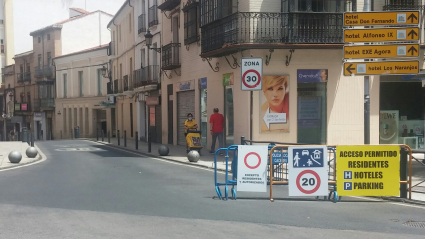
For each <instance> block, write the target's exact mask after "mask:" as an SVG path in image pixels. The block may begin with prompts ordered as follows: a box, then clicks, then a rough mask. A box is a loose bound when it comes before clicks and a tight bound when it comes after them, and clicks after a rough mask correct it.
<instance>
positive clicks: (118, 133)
mask: <svg viewBox="0 0 425 239" xmlns="http://www.w3.org/2000/svg"><path fill="white" fill-rule="evenodd" d="M117 136H118V146H120V131H119V130H117Z"/></svg>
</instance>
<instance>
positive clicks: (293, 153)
mask: <svg viewBox="0 0 425 239" xmlns="http://www.w3.org/2000/svg"><path fill="white" fill-rule="evenodd" d="M327 156H328V154H327V148H326V146H324V147H314V148H313V147H289V148H288V169H289V182H288V186H289V196H326V195H328V169H327V167H326V166H327V165H328V157H327Z"/></svg>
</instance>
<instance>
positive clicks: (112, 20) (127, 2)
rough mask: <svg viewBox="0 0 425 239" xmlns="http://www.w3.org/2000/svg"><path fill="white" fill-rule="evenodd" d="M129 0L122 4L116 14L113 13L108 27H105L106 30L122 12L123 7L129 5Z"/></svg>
mask: <svg viewBox="0 0 425 239" xmlns="http://www.w3.org/2000/svg"><path fill="white" fill-rule="evenodd" d="M130 1H131V0H126V1H125V2H124V4H123V5H122V6H121V7H120V9H119V10H118V11H117V13H115V15H114V17H113V18H112V19H111V21H110V22H109V23H108V25H107V26H106V27H107V28H109V26H111V24H112V23H113V22H114V20H115V18H116V17H117V16H118V15H119V14H120V13H121V12H122V11H123V10H124V8H125V6H126V5H127V4H129V2H130Z"/></svg>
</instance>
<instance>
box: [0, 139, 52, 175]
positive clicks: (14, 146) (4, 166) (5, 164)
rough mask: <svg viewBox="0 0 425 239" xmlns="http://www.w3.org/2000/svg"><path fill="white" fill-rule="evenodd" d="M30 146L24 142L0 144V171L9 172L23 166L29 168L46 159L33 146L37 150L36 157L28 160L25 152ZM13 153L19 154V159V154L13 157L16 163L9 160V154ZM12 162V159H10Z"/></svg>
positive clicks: (35, 146) (38, 149)
mask: <svg viewBox="0 0 425 239" xmlns="http://www.w3.org/2000/svg"><path fill="white" fill-rule="evenodd" d="M30 147H31V146H30V145H28V144H27V143H24V142H18V141H16V142H0V150H1V152H4V154H0V157H1V162H0V171H5V170H10V169H18V168H21V167H24V166H30V165H33V164H36V163H40V162H42V161H44V160H45V159H46V156H45V155H44V153H43V152H42V151H41V150H40V148H38V147H37V145H34V148H35V149H36V150H37V155H36V156H35V157H34V158H30V157H28V156H27V154H26V151H27V149H28V148H30ZM13 151H17V152H19V153H20V156H21V159H19V154H16V155H14V156H15V157H16V158H15V160H16V161H17V162H13V163H12V162H11V160H10V159H9V154H10V153H11V152H13ZM12 161H13V159H12Z"/></svg>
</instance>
